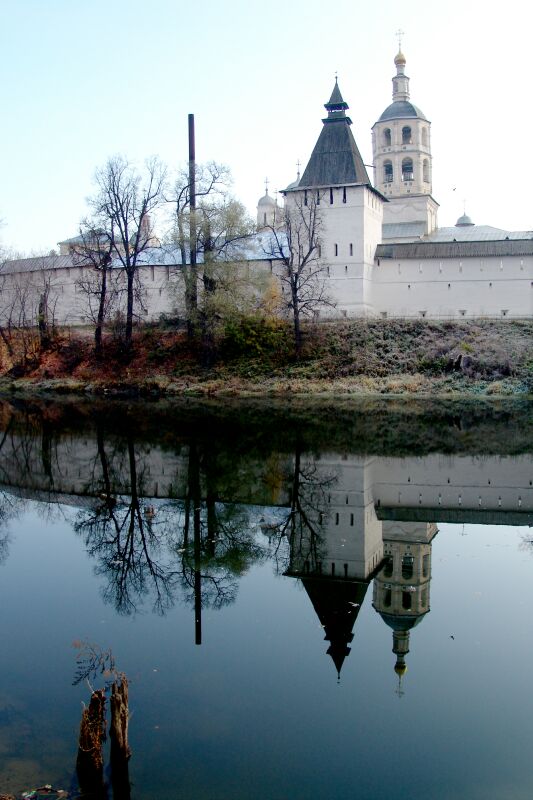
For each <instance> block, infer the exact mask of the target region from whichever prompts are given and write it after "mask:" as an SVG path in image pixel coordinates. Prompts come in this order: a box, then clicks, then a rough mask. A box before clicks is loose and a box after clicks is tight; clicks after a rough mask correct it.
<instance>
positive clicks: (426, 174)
mask: <svg viewBox="0 0 533 800" xmlns="http://www.w3.org/2000/svg"><path fill="white" fill-rule="evenodd" d="M422 173H423V177H424V181H425V182H426V183H429V161H428V159H427V158H425V159H424V163H423V165H422Z"/></svg>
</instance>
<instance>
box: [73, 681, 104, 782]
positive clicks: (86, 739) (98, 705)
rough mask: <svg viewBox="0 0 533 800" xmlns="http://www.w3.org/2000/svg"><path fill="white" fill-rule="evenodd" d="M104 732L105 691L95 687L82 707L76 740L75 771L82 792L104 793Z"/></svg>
mask: <svg viewBox="0 0 533 800" xmlns="http://www.w3.org/2000/svg"><path fill="white" fill-rule="evenodd" d="M105 738H106V733H105V693H104V690H103V689H97V690H96V691H94V692H93V693H92V695H91V701H90V703H89V705H88V706H87V707H86V708H84V709H83V712H82V715H81V723H80V738H79V742H78V757H77V759H76V771H77V773H78V781H79V784H80V789H81V790H82V792H83V793H88V794H94V796H96V797H98V796H99V795H102V796H103V795H104V793H105V786H104V757H103V753H102V746H103V743H104V741H105Z"/></svg>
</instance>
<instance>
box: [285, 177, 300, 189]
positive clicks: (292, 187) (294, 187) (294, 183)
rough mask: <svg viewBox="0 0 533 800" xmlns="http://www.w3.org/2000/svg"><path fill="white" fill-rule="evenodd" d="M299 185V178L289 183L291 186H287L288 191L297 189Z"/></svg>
mask: <svg viewBox="0 0 533 800" xmlns="http://www.w3.org/2000/svg"><path fill="white" fill-rule="evenodd" d="M299 183H300V178H297V179H296V180H295V181H293V182H292V183H289V185H288V186H287V189H296V187H297V186H298V184H299Z"/></svg>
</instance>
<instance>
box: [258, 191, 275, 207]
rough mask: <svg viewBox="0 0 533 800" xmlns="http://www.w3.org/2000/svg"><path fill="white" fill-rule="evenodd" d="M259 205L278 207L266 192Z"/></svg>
mask: <svg viewBox="0 0 533 800" xmlns="http://www.w3.org/2000/svg"><path fill="white" fill-rule="evenodd" d="M257 205H258V206H270V207H273V206H275V205H276V201H275V200H274V198H273V197H270V195H269V193H268V192H266V193H265V194H264V195H263V197H261V199H260V200H259V202H258V204H257Z"/></svg>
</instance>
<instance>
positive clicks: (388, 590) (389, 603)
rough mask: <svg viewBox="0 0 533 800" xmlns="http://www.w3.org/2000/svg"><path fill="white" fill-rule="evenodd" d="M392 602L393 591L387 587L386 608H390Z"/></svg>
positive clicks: (385, 593)
mask: <svg viewBox="0 0 533 800" xmlns="http://www.w3.org/2000/svg"><path fill="white" fill-rule="evenodd" d="M391 603H392V591H391V590H390V589H385V591H384V592H383V605H384V606H385V608H390V606H391Z"/></svg>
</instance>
